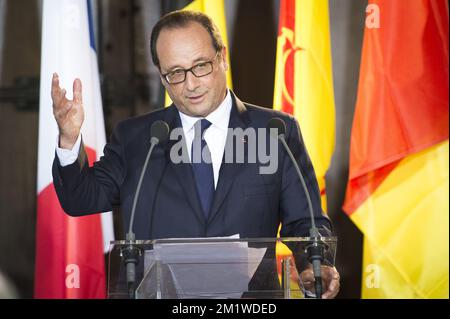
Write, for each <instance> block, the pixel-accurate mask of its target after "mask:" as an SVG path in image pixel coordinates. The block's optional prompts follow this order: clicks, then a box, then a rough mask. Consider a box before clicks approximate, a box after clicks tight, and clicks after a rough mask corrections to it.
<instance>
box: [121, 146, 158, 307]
mask: <svg viewBox="0 0 450 319" xmlns="http://www.w3.org/2000/svg"><path fill="white" fill-rule="evenodd" d="M158 143H159V139H158V138H157V137H152V138H151V140H150V149H149V150H148V153H147V157H146V158H145V163H144V166H143V167H142V171H141V176H140V177H139V182H138V185H137V187H136V193H135V194H134V200H133V206H132V209H131V218H130V226H129V228H128V233H127V235H126V241H127V242H128V245H126V246H125V247H124V248H122V250H121V254H120V255H121V257H122V260H123V262H124V264H125V266H126V273H127V288H128V297H129V298H130V299H136V294H135V292H136V287H135V286H136V266H137V264H138V263H139V257H140V256H141V255H142V249H141V248H139V247H137V246H136V235H135V234H134V232H133V223H134V215H135V212H136V205H137V202H138V198H139V192H140V190H141V186H142V181H143V180H144V175H145V172H146V170H147V165H148V162H149V160H150V156H151V154H152V152H153V149H154V148H155V146H156V145H157V144H158Z"/></svg>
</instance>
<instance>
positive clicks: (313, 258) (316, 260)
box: [267, 117, 324, 299]
mask: <svg viewBox="0 0 450 319" xmlns="http://www.w3.org/2000/svg"><path fill="white" fill-rule="evenodd" d="M267 128H268V129H269V130H270V135H271V136H272V137H274V138H277V139H278V140H280V141H281V144H283V146H284V149H285V150H286V152H287V154H288V155H289V157H290V159H291V161H292V164H294V167H295V170H296V171H297V174H298V177H299V178H300V181H301V184H302V187H303V191H304V192H305V195H306V200H307V202H308V209H309V214H310V219H311V228H310V229H309V236H310V237H311V238H312V239H313V240H312V243H311V244H310V245H308V247H307V252H308V259H309V262H310V263H311V264H312V266H313V274H314V278H315V282H314V288H315V290H316V297H317V298H318V299H321V298H322V275H321V270H320V269H321V263H322V261H323V259H324V257H323V255H324V245H323V243H322V242H321V241H319V230H318V229H317V227H316V222H315V219H314V213H313V208H312V202H311V196H310V194H309V191H308V187H306V183H305V179H304V178H303V175H302V173H301V171H300V168H299V167H298V164H297V161H296V160H295V158H294V155H293V154H292V152H291V150H290V148H289V146H288V145H287V143H286V139H285V134H286V124H285V123H284V121H283V120H282V119H280V118H278V117H274V118H272V119H270V120H269V122H268V123H267ZM273 129H276V131H275V130H273Z"/></svg>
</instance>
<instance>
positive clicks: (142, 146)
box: [52, 12, 339, 297]
mask: <svg viewBox="0 0 450 319" xmlns="http://www.w3.org/2000/svg"><path fill="white" fill-rule="evenodd" d="M151 52H152V58H153V62H154V63H155V65H156V67H157V68H158V69H159V71H160V74H161V76H160V77H161V81H162V83H163V85H164V86H165V88H166V89H167V91H168V93H169V96H170V97H171V99H172V101H173V102H174V103H173V104H172V105H171V106H170V107H168V108H166V109H161V110H157V111H155V112H152V113H150V114H147V115H144V116H140V117H137V118H132V119H128V120H126V121H123V122H121V123H120V124H119V125H118V126H117V127H116V128H115V130H114V132H113V135H112V139H111V142H110V143H108V144H107V145H106V147H105V150H104V156H103V157H102V158H101V160H100V161H99V162H97V163H95V164H94V166H93V167H92V168H89V166H88V163H87V160H86V155H85V151H84V148H83V144H82V139H81V134H80V129H81V125H82V123H83V119H84V113H83V106H82V88H81V82H80V80H78V79H77V80H75V81H74V86H73V91H74V94H73V100H68V99H67V98H66V97H65V93H66V92H65V90H63V89H61V88H60V87H59V81H58V76H57V75H56V74H55V75H54V76H53V80H52V99H53V104H54V115H55V118H56V121H57V123H58V127H59V132H60V135H59V147H58V149H57V156H56V157H55V161H54V164H53V176H54V184H55V188H56V191H57V194H58V197H59V200H60V203H61V206H62V207H63V208H64V210H65V211H66V212H67V213H68V214H70V215H71V216H82V215H87V214H92V213H95V212H98V211H110V210H111V209H112V207H113V206H115V205H121V207H122V212H123V214H124V221H125V225H126V226H128V225H127V224H128V222H129V219H130V212H131V207H132V203H133V198H134V192H135V190H136V185H137V183H138V179H139V175H140V172H141V169H142V166H143V163H144V160H145V157H146V154H147V151H148V148H149V145H150V137H149V135H150V127H151V126H152V124H153V123H154V122H155V121H158V120H162V121H165V122H166V123H167V124H168V125H169V127H170V129H171V130H172V132H174V131H175V130H178V132H181V134H179V136H178V139H173V138H171V139H170V141H169V142H167V143H164V144H162V145H158V146H157V147H156V148H155V149H154V152H153V154H152V156H151V159H150V162H149V169H148V171H147V172H146V174H145V177H144V180H143V183H142V189H141V195H140V199H139V202H138V204H137V208H136V216H135V223H134V232H135V233H136V237H137V238H138V239H157V238H176V237H178V238H184V237H216V236H230V235H234V234H239V235H240V237H241V238H256V237H276V236H277V230H278V227H279V225H280V223H281V224H282V228H281V236H283V237H285V236H308V235H309V234H308V230H309V228H310V216H309V213H308V206H307V201H306V197H305V195H304V191H303V189H302V187H301V183H300V181H299V179H298V176H297V174H296V172H295V168H294V166H293V165H292V163H291V162H290V159H289V157H288V156H287V154H286V153H285V152H284V151H283V150H282V149H281V148H280V149H279V150H278V153H276V154H277V155H276V157H275V158H274V160H275V161H276V164H277V169H276V170H275V171H274V172H273V173H271V174H262V173H261V170H260V169H261V161H259V160H257V161H256V162H254V163H253V162H249V161H248V160H247V159H248V157H249V152H250V151H252V148H251V145H249V144H250V140H247V139H246V137H245V136H244V137H243V138H241V139H237V140H235V141H234V142H235V143H234V144H235V146H236V147H237V146H240V147H243V149H244V154H245V155H244V158H245V159H246V160H247V161H244V163H241V162H239V163H237V162H236V161H232V162H231V163H229V162H228V161H225V160H224V159H225V157H226V152H227V150H226V149H228V148H227V147H225V146H226V145H228V144H227V143H228V142H229V141H230V136H231V135H230V132H232V131H230V129H231V130H233V129H234V130H236V129H241V130H249V129H250V130H253V132H255V136H256V137H259V135H261V134H265V135H266V137H267V139H269V136H268V134H267V133H266V131H261V130H259V131H258V129H264V128H266V125H267V122H268V121H269V120H270V119H271V118H273V117H279V118H281V119H283V120H284V121H285V123H286V140H287V143H288V145H289V146H290V148H291V150H292V152H293V154H294V156H295V158H296V160H297V162H298V164H299V166H300V168H301V170H302V172H303V174H304V176H305V180H306V185H307V187H308V189H309V191H310V192H311V200H312V203H313V209H314V211H315V212H316V216H315V220H316V223H317V225H318V226H325V227H327V228H328V229H330V228H331V225H330V221H329V220H328V218H327V217H326V216H324V215H323V214H321V213H320V212H321V209H320V194H319V189H318V185H317V181H316V178H315V173H314V169H313V167H312V164H311V162H310V160H309V157H308V154H307V152H306V149H305V146H304V144H303V141H302V138H301V134H300V130H299V127H298V124H297V122H296V120H295V119H293V118H292V117H290V116H288V115H286V114H283V113H281V112H277V111H273V110H268V109H263V108H261V107H258V106H254V105H250V104H246V103H242V102H241V101H240V100H239V99H238V98H237V97H236V96H235V95H234V94H233V93H232V92H231V91H230V90H228V89H227V86H226V76H225V74H226V70H227V68H228V65H227V63H226V59H225V57H226V48H225V47H224V45H223V42H222V40H221V37H220V34H219V32H218V30H217V27H216V26H215V25H214V23H213V22H212V21H211V19H210V18H209V17H207V16H206V15H203V14H199V13H193V12H174V13H171V14H168V15H166V16H165V17H163V18H162V19H161V20H160V21H159V22H158V23H157V24H156V26H155V27H154V29H153V32H152V37H151ZM262 132H264V133H262ZM180 143H181V145H182V148H181V150H182V151H183V152H184V155H185V156H186V155H187V158H188V161H187V162H186V161H184V162H181V163H178V162H177V161H174V155H176V152H175V153H174V152H173V149H174V147H175V146H176V145H180ZM258 146H259V147H260V146H261V145H258ZM253 151H254V150H253ZM198 154H201V155H202V156H200V159H199V160H198V161H197V160H196V158H197V157H198ZM203 155H205V157H203ZM185 158H186V157H185ZM205 158H206V160H205ZM233 158H234V159H236V156H234V157H233ZM324 278H325V279H326V280H325V281H326V282H325V284H326V286H325V287H326V288H327V289H326V292H325V294H324V297H334V296H335V295H336V294H337V292H338V290H339V275H338V273H337V271H336V270H335V269H334V268H329V269H328V272H327V274H326V275H325V276H324Z"/></svg>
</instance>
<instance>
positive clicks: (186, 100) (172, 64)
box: [156, 22, 228, 117]
mask: <svg viewBox="0 0 450 319" xmlns="http://www.w3.org/2000/svg"><path fill="white" fill-rule="evenodd" d="M156 52H157V54H158V58H159V62H160V67H161V74H166V73H169V72H172V71H175V70H177V69H190V68H191V67H193V66H194V65H197V64H199V63H202V62H208V61H212V60H213V71H212V73H210V74H208V75H206V76H203V77H196V76H194V74H192V72H187V73H186V80H185V81H184V82H181V83H178V84H169V83H167V82H166V80H165V79H164V78H163V77H162V76H161V81H162V83H163V85H164V87H165V88H166V90H167V92H168V93H169V96H170V98H171V99H172V101H173V102H174V103H175V105H176V106H177V108H178V110H179V111H180V112H182V113H184V114H186V115H189V116H195V117H206V116H207V115H208V114H210V113H211V112H212V111H214V110H215V109H216V108H217V107H218V106H219V105H220V103H222V101H223V100H224V99H225V95H226V70H227V68H228V66H227V64H226V60H225V56H226V49H223V51H222V52H220V53H219V55H217V58H216V59H215V60H214V57H215V56H216V53H217V52H216V51H215V49H214V46H213V44H212V39H211V36H210V35H209V33H208V31H207V30H206V29H205V28H204V27H203V26H202V25H201V24H199V23H197V22H192V23H190V24H188V25H187V26H186V27H183V28H173V29H163V30H162V31H161V33H160V34H159V37H158V40H157V43H156Z"/></svg>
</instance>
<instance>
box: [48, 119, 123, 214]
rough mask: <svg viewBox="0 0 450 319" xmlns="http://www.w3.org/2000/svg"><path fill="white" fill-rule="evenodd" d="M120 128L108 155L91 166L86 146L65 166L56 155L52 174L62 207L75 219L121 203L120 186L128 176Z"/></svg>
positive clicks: (109, 147)
mask: <svg viewBox="0 0 450 319" xmlns="http://www.w3.org/2000/svg"><path fill="white" fill-rule="evenodd" d="M119 131H120V130H119V128H116V129H115V130H114V133H113V135H112V138H111V143H108V144H107V145H106V146H105V148H104V156H102V157H101V159H100V160H99V161H98V162H95V163H94V165H93V167H89V164H88V160H87V155H86V152H85V149H84V144H83V143H82V144H81V147H80V152H79V155H78V159H77V160H76V161H75V162H74V163H73V164H71V165H68V166H65V167H62V166H61V165H60V163H59V159H58V157H57V156H56V154H55V159H54V161H53V167H52V173H53V184H54V186H55V189H56V193H57V195H58V198H59V201H60V204H61V207H62V208H63V209H64V211H65V212H66V213H67V214H69V215H71V216H84V215H89V214H94V213H98V212H106V211H110V210H112V207H113V206H114V205H117V204H119V202H120V191H119V190H120V187H121V184H122V182H123V180H124V176H125V165H124V156H125V155H124V147H123V143H122V141H121V138H120V133H119Z"/></svg>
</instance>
